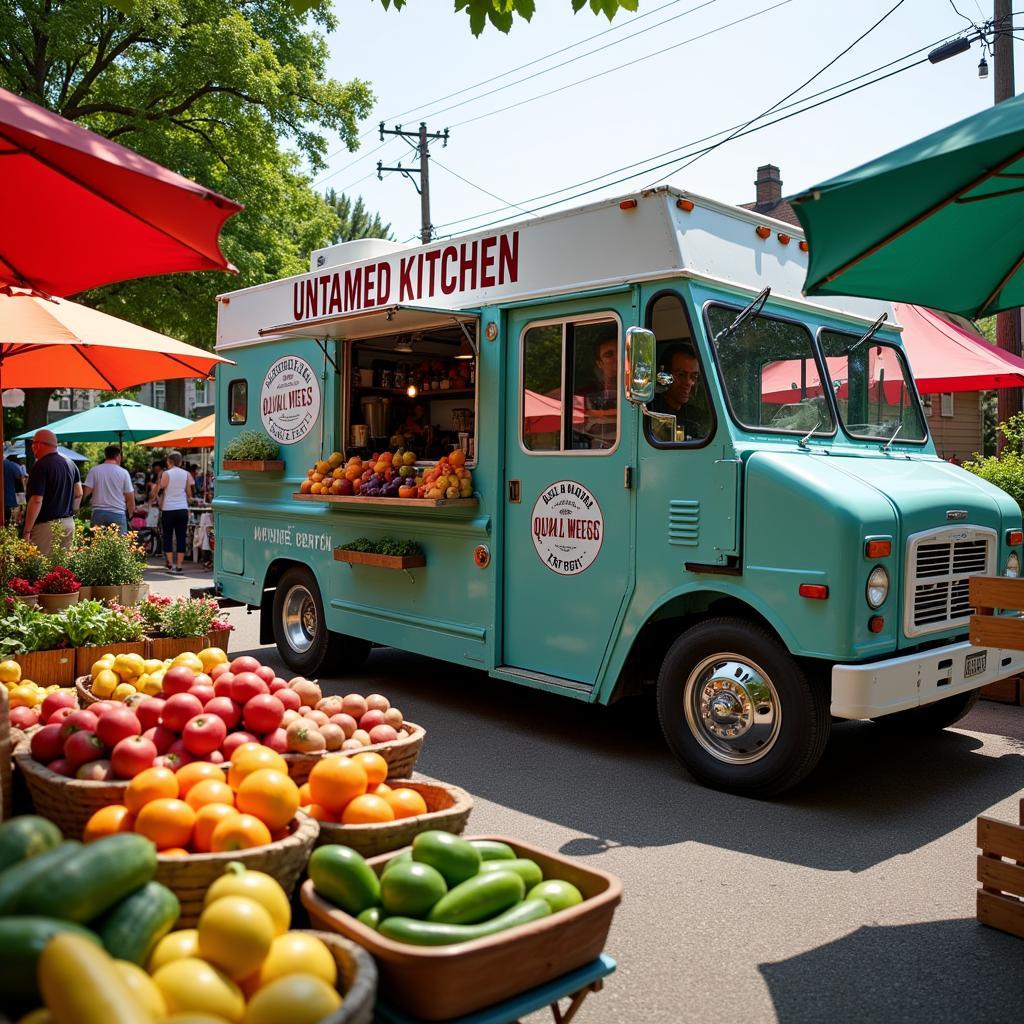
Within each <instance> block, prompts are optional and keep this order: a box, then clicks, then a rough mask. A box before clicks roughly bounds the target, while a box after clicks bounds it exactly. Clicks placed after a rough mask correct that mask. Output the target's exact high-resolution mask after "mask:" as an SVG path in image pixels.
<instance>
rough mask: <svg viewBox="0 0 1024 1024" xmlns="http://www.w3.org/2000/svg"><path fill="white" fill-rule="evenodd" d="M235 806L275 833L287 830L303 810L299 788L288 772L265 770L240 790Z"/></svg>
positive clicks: (251, 778)
mask: <svg viewBox="0 0 1024 1024" xmlns="http://www.w3.org/2000/svg"><path fill="white" fill-rule="evenodd" d="M235 805H236V806H237V807H238V809H239V810H240V811H241V812H242V813H243V814H252V815H255V816H256V817H257V818H259V819H260V821H262V822H263V824H264V825H266V826H267V828H269V829H270V830H271V831H276V830H277V829H279V828H284V827H285V825H287V824H288V822H289V821H291V820H292V818H294V817H295V812H296V811H297V810H298V809H299V787H298V786H296V785H295V783H294V782H292V780H291V779H290V778H288V774H287V772H279V771H275V770H274V769H273V768H261V769H259V770H258V771H255V772H253V773H252V774H250V775H248V776H247V777H246V779H245V781H244V782H243V783H242V784H241V785H240V786H239V787H238V795H237V797H236V799H235Z"/></svg>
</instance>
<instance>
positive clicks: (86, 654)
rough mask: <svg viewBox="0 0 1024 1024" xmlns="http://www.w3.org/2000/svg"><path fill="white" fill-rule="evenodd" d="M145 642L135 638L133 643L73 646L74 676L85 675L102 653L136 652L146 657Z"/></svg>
mask: <svg viewBox="0 0 1024 1024" xmlns="http://www.w3.org/2000/svg"><path fill="white" fill-rule="evenodd" d="M147 646H148V645H147V643H146V641H145V640H137V641H135V642H134V643H125V644H98V645H96V646H95V647H76V648H75V676H87V675H89V672H90V670H91V669H92V666H93V664H94V662H95V661H96V660H97V659H98V658H101V657H103V655H104V654H114V655H117V654H138V655H139V656H140V657H142V658H146V657H148V655H147V653H146V650H147Z"/></svg>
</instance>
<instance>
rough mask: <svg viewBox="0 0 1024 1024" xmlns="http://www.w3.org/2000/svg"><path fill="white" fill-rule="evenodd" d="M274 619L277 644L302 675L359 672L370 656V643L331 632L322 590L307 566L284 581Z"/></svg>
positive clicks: (294, 570)
mask: <svg viewBox="0 0 1024 1024" xmlns="http://www.w3.org/2000/svg"><path fill="white" fill-rule="evenodd" d="M273 615H274V642H275V643H276V644H277V649H278V651H279V652H280V653H281V658H282V660H283V661H284V663H285V664H286V665H287V666H288V667H289V668H290V669H291V670H292V671H293V672H298V673H299V674H300V675H304V676H312V675H316V674H317V673H318V672H319V671H320V669H321V668H323V669H324V670H326V671H327V672H329V673H330V674H331V675H341V674H344V673H345V672H347V671H351V670H352V669H355V668H359V666H361V665H362V664H363V662H365V661H366V659H367V657H368V656H369V653H370V647H371V644H370V642H369V641H368V640H363V639H361V638H360V637H352V636H344V635H343V634H341V633H332V632H330V630H328V628H327V622H326V619H325V618H324V602H323V598H322V597H321V596H320V587H319V586H318V585H317V582H316V577H315V576H314V575H313V574H312V573H311V572H310V571H309V569H306V568H304V567H303V566H295V567H294V568H291V569H289V570H288V571H287V572H286V573H285V574H284V575H283V576H282V577H281V579H280V581H279V582H278V584H277V590H276V591H275V592H274V611H273Z"/></svg>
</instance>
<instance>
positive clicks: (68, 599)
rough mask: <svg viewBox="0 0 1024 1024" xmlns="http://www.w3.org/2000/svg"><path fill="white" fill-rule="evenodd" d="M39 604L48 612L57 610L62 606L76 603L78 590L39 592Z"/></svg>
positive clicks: (65, 606)
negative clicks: (65, 592) (62, 592)
mask: <svg viewBox="0 0 1024 1024" xmlns="http://www.w3.org/2000/svg"><path fill="white" fill-rule="evenodd" d="M39 604H40V606H41V607H42V608H45V609H46V611H48V612H59V611H60V610H61V609H62V608H67V607H69V606H70V605H73V604H78V591H77V590H76V591H75V592H74V593H73V594H40V595H39Z"/></svg>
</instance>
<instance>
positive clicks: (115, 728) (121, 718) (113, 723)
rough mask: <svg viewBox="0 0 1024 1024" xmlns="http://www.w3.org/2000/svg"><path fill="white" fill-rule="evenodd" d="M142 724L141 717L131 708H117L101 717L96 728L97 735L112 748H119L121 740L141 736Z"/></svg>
mask: <svg viewBox="0 0 1024 1024" xmlns="http://www.w3.org/2000/svg"><path fill="white" fill-rule="evenodd" d="M141 733H142V723H141V722H140V721H139V716H138V715H137V714H135V712H134V711H132V710H131V708H115V709H114V710H113V711H107V712H106V713H105V714H102V715H100V720H99V723H98V724H97V726H96V735H97V736H99V738H100V739H101V740H103V742H104V743H105V744H106V745H107V746H108V747H110V748H114V747H116V746H117V744H118V743H120V742H121V740H123V739H126V738H127V737H129V736H139V735H140V734H141Z"/></svg>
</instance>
